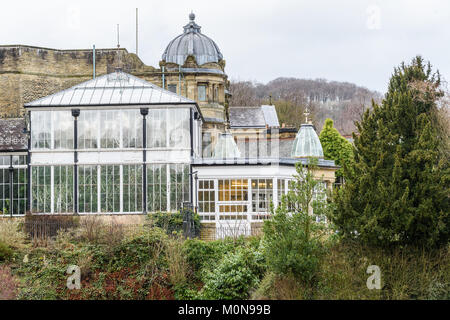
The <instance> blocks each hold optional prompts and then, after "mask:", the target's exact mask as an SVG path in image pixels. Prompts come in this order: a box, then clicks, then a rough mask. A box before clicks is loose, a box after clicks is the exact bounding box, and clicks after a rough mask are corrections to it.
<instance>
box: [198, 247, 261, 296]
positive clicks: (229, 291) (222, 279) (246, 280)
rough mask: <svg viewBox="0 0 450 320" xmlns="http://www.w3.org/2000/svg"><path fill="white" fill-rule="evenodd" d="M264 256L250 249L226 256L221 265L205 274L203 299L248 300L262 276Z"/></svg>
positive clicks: (201, 293)
mask: <svg viewBox="0 0 450 320" xmlns="http://www.w3.org/2000/svg"><path fill="white" fill-rule="evenodd" d="M262 260H263V258H262V255H261V253H260V252H258V251H254V250H251V249H249V248H242V247H240V248H238V249H237V250H236V252H232V253H230V254H226V255H225V256H224V257H223V258H222V260H221V261H220V263H219V264H218V265H217V266H216V267H215V268H214V269H213V270H212V271H209V272H207V273H206V274H205V276H204V283H205V285H204V286H203V288H202V290H201V291H200V293H199V297H200V298H201V299H220V300H223V299H227V300H228V299H247V298H248V296H249V293H250V290H251V289H253V288H255V287H256V285H257V284H258V282H259V280H260V277H261V274H262V270H263V268H262Z"/></svg>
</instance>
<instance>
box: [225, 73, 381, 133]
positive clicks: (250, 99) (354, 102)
mask: <svg viewBox="0 0 450 320" xmlns="http://www.w3.org/2000/svg"><path fill="white" fill-rule="evenodd" d="M230 89H231V92H232V94H233V96H232V98H231V101H230V106H255V105H261V104H269V103H270V99H272V102H273V104H274V105H275V106H276V108H277V112H278V117H279V120H280V123H285V124H286V125H293V126H296V127H299V125H300V124H301V123H303V121H304V116H303V112H304V110H305V108H306V107H308V109H309V110H310V112H311V113H312V117H313V123H314V124H315V125H316V127H318V128H319V129H320V126H318V125H319V124H320V125H321V124H322V123H323V122H324V121H325V119H326V118H331V119H333V120H334V122H335V126H336V128H337V129H338V130H339V132H340V133H341V134H351V132H353V131H354V130H355V125H354V123H353V122H354V121H355V120H360V117H361V116H362V114H363V112H364V110H366V109H367V108H369V107H370V106H371V102H372V99H374V100H375V101H376V102H377V101H380V100H381V98H382V95H381V94H380V93H379V92H376V91H371V90H369V89H367V88H364V87H360V86H357V85H355V84H353V83H348V82H338V81H328V80H325V79H316V80H309V79H297V78H277V79H275V80H272V81H270V82H268V83H267V84H262V83H258V82H251V81H232V82H231V88H230ZM270 96H271V97H270Z"/></svg>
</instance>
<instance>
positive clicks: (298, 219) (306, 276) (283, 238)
mask: <svg viewBox="0 0 450 320" xmlns="http://www.w3.org/2000/svg"><path fill="white" fill-rule="evenodd" d="M316 161H317V160H315V161H314V160H312V161H311V162H310V163H309V164H308V167H307V168H305V167H303V166H302V165H301V164H300V163H297V165H296V171H297V174H296V175H294V178H295V180H293V181H292V182H291V188H290V190H289V192H288V194H287V195H286V196H283V197H282V199H281V205H279V206H278V207H277V209H276V211H275V210H274V209H273V208H272V214H273V215H272V219H270V220H266V221H264V241H263V243H264V251H265V256H266V262H267V266H268V268H269V270H271V271H273V272H274V273H276V274H278V275H285V274H292V275H293V276H294V277H295V278H296V279H299V280H302V281H304V282H311V281H312V280H313V279H314V277H315V276H316V274H317V272H318V270H319V267H320V256H321V255H322V253H323V248H322V244H321V239H320V237H321V235H322V233H321V231H322V229H323V225H322V224H321V223H316V222H315V221H314V220H315V219H314V218H315V216H323V215H326V214H327V213H328V210H329V205H328V203H327V202H326V200H325V199H324V196H323V194H321V193H318V194H316V195H315V193H316V192H315V191H316V190H317V188H319V186H320V185H319V183H320V181H318V180H316V178H315V175H314V172H315V170H317V162H316ZM311 207H312V210H311ZM311 284H312V283H311Z"/></svg>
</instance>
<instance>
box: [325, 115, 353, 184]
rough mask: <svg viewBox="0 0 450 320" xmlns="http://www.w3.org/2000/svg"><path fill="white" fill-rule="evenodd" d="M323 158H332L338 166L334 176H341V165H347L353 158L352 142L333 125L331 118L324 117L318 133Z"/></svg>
mask: <svg viewBox="0 0 450 320" xmlns="http://www.w3.org/2000/svg"><path fill="white" fill-rule="evenodd" d="M319 139H320V143H321V144H322V148H323V155H324V157H325V159H329V160H334V161H335V163H336V164H337V165H338V166H341V168H340V169H339V170H337V171H336V177H342V175H343V168H342V167H343V166H344V165H349V164H350V162H351V161H352V159H353V151H352V144H351V143H350V142H349V141H348V140H347V139H345V138H344V137H343V136H341V135H340V134H339V131H338V130H337V129H336V128H334V127H333V120H331V119H326V120H325V124H324V126H323V129H322V131H321V132H320V135H319Z"/></svg>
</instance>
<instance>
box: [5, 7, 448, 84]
mask: <svg viewBox="0 0 450 320" xmlns="http://www.w3.org/2000/svg"><path fill="white" fill-rule="evenodd" d="M135 8H139V56H140V58H141V59H142V60H143V62H144V63H145V64H147V65H152V66H155V67H157V66H158V63H159V61H160V59H161V55H162V53H163V51H164V49H165V47H166V45H167V44H168V43H169V41H170V40H172V39H173V38H174V37H175V36H177V35H178V34H180V33H182V27H183V26H184V25H185V24H186V23H187V22H188V14H189V13H190V12H191V10H193V11H194V13H195V14H196V22H197V23H198V24H199V25H200V26H202V32H203V33H204V34H206V35H207V36H209V37H211V38H212V39H213V40H214V41H215V42H216V43H217V44H218V46H219V48H220V50H221V51H222V54H223V55H224V59H225V60H226V62H227V65H226V72H227V74H228V75H229V77H230V78H231V79H235V80H257V81H260V82H264V83H265V82H267V81H270V80H273V79H274V78H276V77H280V76H286V77H287V76H290V77H297V78H312V79H315V78H325V79H328V80H337V81H349V82H353V83H355V84H357V85H362V86H365V87H367V88H369V89H373V90H378V91H381V92H384V91H385V90H386V88H387V83H388V80H389V77H390V75H391V73H392V71H393V67H394V66H397V65H399V64H400V63H401V62H402V61H410V60H411V58H412V57H413V56H415V55H417V54H421V55H423V57H424V58H425V59H427V60H430V61H431V63H432V64H433V65H434V66H435V67H436V68H438V69H439V71H440V72H441V73H442V74H443V76H444V77H445V78H447V79H450V54H449V53H450V52H449V45H450V1H446V0H442V1H439V0H428V1H425V0H423V1H413V0H404V1H402V0H395V1H394V0H391V1H389V0H386V1H383V0H370V1H367V0H359V1H350V0H346V1H345V0H340V1H332V0H330V1H326V0H322V1H320V0H319V1H313V0H308V1H301V0H292V1H291V0H282V1H274V0H272V1H266V0H258V1H253V0H251V1H250V0H221V1H212V0H199V1H196V0H191V1H186V0H184V1H183V0H158V1H154V0H152V1H149V0H147V1H138V0H127V1H123V0H122V1H115V0H100V1H99V0H95V1H93V0H89V1H85V0H83V1H52V0H39V1H7V2H2V5H1V10H0V44H26V45H35V46H42V47H50V48H58V49H71V48H91V47H92V45H93V44H95V45H96V47H97V48H106V47H107V48H111V47H115V46H116V39H117V36H116V25H117V24H120V44H121V47H125V48H127V49H128V51H130V52H134V51H135Z"/></svg>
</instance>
